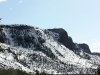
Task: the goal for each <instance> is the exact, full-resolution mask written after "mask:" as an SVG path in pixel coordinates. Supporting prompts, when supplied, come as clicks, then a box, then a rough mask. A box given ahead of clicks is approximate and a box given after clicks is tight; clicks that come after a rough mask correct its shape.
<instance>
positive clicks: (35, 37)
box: [0, 25, 100, 74]
mask: <svg viewBox="0 0 100 75" xmlns="http://www.w3.org/2000/svg"><path fill="white" fill-rule="evenodd" d="M1 28H2V30H0V36H1V35H2V34H3V35H4V36H3V37H0V38H2V39H3V40H4V41H1V42H2V43H0V47H1V49H3V51H0V65H1V66H0V68H5V69H8V68H14V69H20V70H23V71H26V72H28V73H34V72H35V70H39V71H40V72H43V71H45V72H47V73H54V74H73V73H74V74H80V73H83V74H95V73H96V68H97V67H98V65H100V63H99V61H100V57H99V56H96V55H91V54H88V53H85V52H84V53H82V52H81V53H82V54H81V56H84V57H81V56H80V55H78V54H76V53H75V52H73V51H72V50H69V49H68V48H66V47H65V46H64V45H63V44H61V43H60V42H59V41H58V39H59V34H58V33H54V32H51V31H49V30H42V29H39V28H35V27H30V26H23V25H21V26H19V25H12V26H2V27H1ZM80 51H82V50H80ZM85 57H86V58H87V57H89V58H90V59H85Z"/></svg>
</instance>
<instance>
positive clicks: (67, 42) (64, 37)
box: [48, 28, 91, 54]
mask: <svg viewBox="0 0 100 75" xmlns="http://www.w3.org/2000/svg"><path fill="white" fill-rule="evenodd" d="M48 30H50V31H52V32H55V33H58V34H59V37H60V38H59V39H58V41H59V42H60V43H62V44H63V45H64V46H66V47H67V48H69V49H70V50H72V51H74V52H76V50H80V49H81V50H83V52H86V53H89V54H90V53H91V51H90V49H89V46H88V45H87V44H77V46H76V45H75V44H76V43H74V42H73V40H72V38H71V37H70V36H68V33H67V32H66V31H65V30H64V29H62V28H58V29H48Z"/></svg>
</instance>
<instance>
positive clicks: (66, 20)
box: [0, 0, 100, 52]
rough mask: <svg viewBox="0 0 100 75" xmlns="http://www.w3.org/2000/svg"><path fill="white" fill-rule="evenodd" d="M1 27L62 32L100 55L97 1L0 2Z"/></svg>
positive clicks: (98, 5)
mask: <svg viewBox="0 0 100 75" xmlns="http://www.w3.org/2000/svg"><path fill="white" fill-rule="evenodd" d="M0 18H2V20H1V24H27V25H31V26H35V27H39V28H41V29H49V28H63V29H65V30H66V31H67V33H68V35H69V36H71V37H72V39H73V41H74V42H77V43H86V44H88V45H89V48H90V50H91V51H92V52H100V0H0Z"/></svg>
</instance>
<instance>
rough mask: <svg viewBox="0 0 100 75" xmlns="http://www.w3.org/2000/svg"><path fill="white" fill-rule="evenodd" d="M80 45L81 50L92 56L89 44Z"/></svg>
mask: <svg viewBox="0 0 100 75" xmlns="http://www.w3.org/2000/svg"><path fill="white" fill-rule="evenodd" d="M78 45H79V47H80V48H82V49H83V51H84V52H86V53H89V54H91V51H90V49H89V46H88V45H87V44H85V43H83V44H78Z"/></svg>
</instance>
